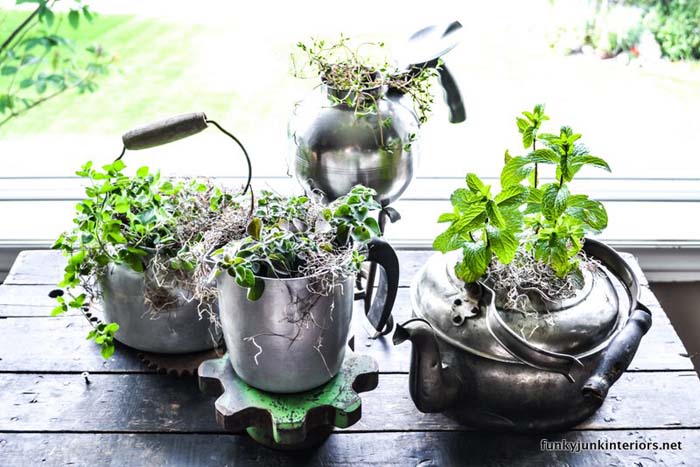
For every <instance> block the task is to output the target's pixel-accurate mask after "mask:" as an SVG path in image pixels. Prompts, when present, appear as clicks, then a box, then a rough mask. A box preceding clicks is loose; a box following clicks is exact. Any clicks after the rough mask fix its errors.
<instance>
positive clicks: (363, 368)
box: [199, 353, 379, 449]
mask: <svg viewBox="0 0 700 467" xmlns="http://www.w3.org/2000/svg"><path fill="white" fill-rule="evenodd" d="M378 373H379V371H378V367H377V362H376V361H374V359H373V358H371V357H369V356H368V355H354V354H352V353H351V354H349V355H348V358H346V359H345V361H344V362H343V365H342V367H341V368H340V370H339V372H338V375H337V376H336V377H335V378H333V379H332V380H331V381H329V382H328V383H327V384H325V385H323V386H321V387H319V388H318V389H315V390H313V391H307V392H302V393H297V394H271V393H266V392H263V391H260V390H258V389H256V388H254V387H251V386H249V385H248V384H246V382H245V381H243V380H242V379H241V378H240V375H237V374H236V373H234V371H233V370H232V368H231V365H230V364H229V362H228V358H227V357H224V358H219V359H215V360H209V361H206V362H203V363H202V364H201V365H200V367H199V387H200V389H201V390H202V391H204V392H206V393H207V394H211V395H215V396H220V397H219V398H218V399H217V400H216V402H215V407H216V419H217V422H218V423H219V425H221V427H222V428H224V429H225V430H227V431H229V432H243V431H245V432H247V433H248V434H249V435H250V436H251V437H252V438H253V439H255V440H256V441H257V442H259V443H262V444H264V445H266V446H269V447H272V448H275V449H303V448H307V447H311V446H313V445H316V444H319V443H320V442H323V441H324V440H325V439H326V438H327V437H328V435H329V434H330V433H331V431H332V429H333V427H338V428H347V427H349V426H351V425H353V424H355V423H357V422H358V421H359V420H360V416H361V408H362V399H361V398H360V396H359V395H358V394H357V393H359V392H365V391H371V390H372V389H374V388H376V387H377V383H378Z"/></svg>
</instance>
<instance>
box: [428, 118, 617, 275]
mask: <svg viewBox="0 0 700 467" xmlns="http://www.w3.org/2000/svg"><path fill="white" fill-rule="evenodd" d="M547 120H549V117H548V116H547V115H546V114H545V113H544V106H543V105H536V106H535V107H534V109H533V111H532V112H529V111H526V112H523V113H522V115H521V116H518V117H517V118H516V124H517V128H518V131H519V132H520V134H521V136H522V143H523V148H524V149H525V150H526V151H527V152H526V153H525V154H523V155H518V156H512V155H511V154H510V153H509V152H508V151H506V153H505V165H504V167H503V169H502V171H501V176H500V185H501V186H500V188H501V191H500V192H498V193H496V194H493V193H492V191H493V190H492V187H491V186H490V185H486V184H485V183H484V182H483V181H482V180H481V179H480V178H479V177H477V176H476V175H475V174H472V173H470V174H467V177H466V185H467V187H466V188H459V189H457V190H455V191H454V193H452V196H451V202H452V206H453V211H452V212H450V213H446V214H442V215H441V216H440V218H439V219H438V222H446V223H449V224H450V225H449V227H448V228H447V230H445V232H443V233H441V234H440V235H438V237H437V238H436V239H435V241H434V242H433V247H434V248H435V249H436V250H438V251H442V252H448V251H453V250H460V249H461V250H462V258H461V260H460V261H459V263H458V264H457V265H456V267H455V273H456V275H457V277H459V278H460V279H462V280H463V281H465V282H475V281H477V280H480V279H482V278H484V276H485V275H487V272H488V271H489V268H490V267H492V266H493V264H494V263H495V262H497V263H500V264H501V265H508V264H510V263H511V262H513V261H514V259H516V257H518V258H520V259H519V261H520V263H522V264H521V266H522V267H533V266H532V265H533V264H534V263H539V264H540V265H545V266H546V267H547V268H549V269H551V271H552V272H553V277H556V278H559V279H565V280H567V281H570V283H572V284H574V285H577V286H580V284H581V283H582V273H581V269H580V267H579V266H580V262H581V260H582V259H583V258H582V254H581V249H582V247H583V242H584V236H585V235H586V234H589V233H600V232H601V231H602V230H603V229H604V228H605V227H606V226H607V223H608V217H607V213H606V211H605V208H604V206H603V205H602V204H601V203H600V202H598V201H595V200H592V199H590V198H589V197H588V196H587V195H585V194H574V193H572V191H571V188H570V183H571V182H572V180H573V179H574V177H575V175H576V174H577V173H578V172H579V170H581V168H582V167H584V166H592V167H597V168H602V169H604V170H607V171H610V167H609V166H608V164H607V163H606V162H605V161H604V160H603V159H602V158H600V157H596V156H593V155H591V154H590V153H589V151H588V149H587V147H586V146H584V145H583V144H582V143H581V141H580V139H581V135H580V134H578V133H575V132H574V131H573V130H572V129H571V128H570V127H568V126H562V127H561V128H560V129H559V132H558V133H544V132H542V125H543V123H544V122H545V121H547ZM543 167H549V168H550V172H552V173H550V178H547V181H546V183H543V184H541V183H540V182H541V180H544V178H543V177H542V169H543Z"/></svg>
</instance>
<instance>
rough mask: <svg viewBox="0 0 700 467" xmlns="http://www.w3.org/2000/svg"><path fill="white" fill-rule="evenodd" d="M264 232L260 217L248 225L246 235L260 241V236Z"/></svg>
mask: <svg viewBox="0 0 700 467" xmlns="http://www.w3.org/2000/svg"><path fill="white" fill-rule="evenodd" d="M261 232H262V220H261V219H260V218H259V217H254V218H252V219H251V220H250V222H249V223H248V227H246V233H247V234H248V235H250V236H251V237H253V238H254V239H255V240H260V234H261Z"/></svg>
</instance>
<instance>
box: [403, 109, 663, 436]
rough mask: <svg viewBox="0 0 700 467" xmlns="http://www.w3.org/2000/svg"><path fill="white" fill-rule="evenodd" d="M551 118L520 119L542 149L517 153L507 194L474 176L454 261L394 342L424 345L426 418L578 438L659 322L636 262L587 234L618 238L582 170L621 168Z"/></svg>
mask: <svg viewBox="0 0 700 467" xmlns="http://www.w3.org/2000/svg"><path fill="white" fill-rule="evenodd" d="M546 120H548V117H547V116H546V115H545V114H544V108H543V107H542V106H539V105H538V106H536V107H535V108H534V110H533V111H532V112H524V113H523V115H522V116H521V117H518V118H517V125H518V129H519V131H520V133H521V134H522V138H523V145H524V147H525V148H526V149H527V150H528V152H527V153H526V154H525V155H523V156H517V157H511V156H510V155H509V154H508V152H506V161H505V166H504V168H503V171H502V173H501V180H500V182H501V191H500V193H497V194H493V192H492V187H491V186H489V185H486V184H485V183H484V182H483V181H482V180H481V179H479V177H477V176H476V175H474V174H468V175H467V177H466V182H467V186H466V187H465V188H459V189H457V190H456V191H455V192H454V193H453V194H452V197H451V201H452V205H453V208H454V209H453V211H452V212H449V213H446V214H443V215H441V216H440V218H439V222H446V223H449V227H448V228H447V230H446V231H445V232H444V233H442V234H440V235H439V236H438V237H437V238H436V239H435V242H434V244H433V246H434V248H435V249H437V250H439V251H441V252H442V253H438V254H436V255H434V256H433V257H431V258H430V259H429V260H428V262H427V263H426V264H425V265H424V266H423V268H422V269H421V271H420V272H419V274H418V275H417V277H416V279H415V281H414V283H413V284H412V290H411V303H412V308H413V314H414V318H413V319H411V320H409V321H407V322H406V323H404V324H403V325H401V326H398V327H397V330H396V333H395V335H394V342H395V343H397V344H398V343H401V342H403V341H404V340H407V339H408V340H410V341H411V342H412V343H413V349H412V359H411V370H410V378H409V380H410V392H411V396H412V398H413V400H414V402H415V404H416V406H417V407H418V409H419V410H421V411H423V412H444V413H445V414H447V415H448V416H451V417H453V418H455V419H456V420H458V421H459V422H461V423H464V424H467V425H470V426H474V427H479V428H486V429H496V430H514V431H551V430H559V429H565V428H567V427H570V426H572V425H574V424H576V423H578V422H580V421H582V420H583V419H585V418H587V417H588V416H589V415H591V414H592V413H593V412H595V410H597V408H598V407H599V406H600V405H601V404H602V402H603V400H604V399H605V397H606V395H607V392H608V389H609V388H610V386H611V385H612V384H613V383H614V382H615V381H616V380H617V379H618V378H619V376H620V375H621V373H622V372H623V371H624V370H625V369H626V368H627V366H628V365H629V363H630V362H631V360H632V357H633V356H634V354H635V352H636V350H637V347H638V345H639V343H640V340H641V337H642V336H643V335H644V333H646V331H647V330H648V329H649V327H650V325H651V315H650V313H649V311H648V310H647V309H646V307H644V306H643V305H642V304H640V303H639V302H638V301H637V298H638V294H639V291H640V287H639V283H638V282H637V279H636V277H635V275H634V273H633V271H632V270H631V269H630V267H629V265H628V264H627V263H626V262H625V260H624V259H623V258H622V257H620V256H619V255H618V254H617V253H616V252H615V251H614V250H613V249H611V248H610V247H608V246H606V245H605V244H603V243H601V242H599V241H597V240H593V239H590V238H585V237H584V235H585V234H587V233H598V232H600V231H601V230H602V229H604V228H605V227H606V225H607V214H606V211H605V208H604V207H603V205H602V204H601V203H599V202H598V201H595V200H591V199H590V198H589V197H588V196H586V195H583V194H573V193H572V191H571V188H570V183H571V182H572V180H573V178H574V176H575V175H576V174H577V173H578V171H579V170H580V169H581V168H582V167H584V166H586V165H588V166H593V167H600V168H603V169H606V170H609V167H608V165H607V164H606V163H605V161H603V160H602V159H600V158H598V157H595V156H592V155H590V154H589V152H588V150H587V149H586V147H585V146H583V145H582V144H581V142H580V137H581V135H579V134H576V133H574V132H573V131H572V130H571V128H569V127H561V129H560V130H559V132H558V133H556V134H548V133H541V126H542V124H543V122H545V121H546ZM546 168H549V171H546V170H543V169H546ZM543 172H545V174H546V175H548V176H550V177H551V178H550V179H548V180H547V181H546V183H543V182H542V178H543Z"/></svg>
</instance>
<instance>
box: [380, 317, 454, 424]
mask: <svg viewBox="0 0 700 467" xmlns="http://www.w3.org/2000/svg"><path fill="white" fill-rule="evenodd" d="M406 340H410V341H411V343H412V344H413V348H412V349H411V373H410V375H409V391H410V393H411V398H412V399H413V402H414V404H416V407H417V408H418V410H420V411H421V412H423V413H431V412H442V411H444V410H446V409H448V408H449V407H451V406H452V405H453V404H454V403H455V402H457V400H458V398H459V397H460V394H461V392H462V382H461V381H460V380H459V378H458V377H457V375H456V374H455V372H454V370H453V369H452V368H450V367H443V365H442V358H441V356H440V348H439V347H438V342H437V338H436V337H435V333H434V332H433V328H432V326H430V324H429V323H428V322H427V321H425V320H423V319H420V318H414V319H410V320H408V321H406V322H405V323H403V324H400V325H399V324H397V325H396V331H395V332H394V337H393V341H394V345H398V344H401V343H402V342H404V341H406Z"/></svg>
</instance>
